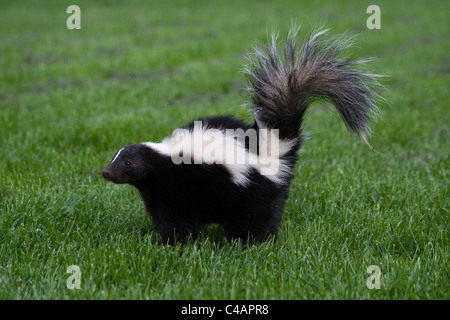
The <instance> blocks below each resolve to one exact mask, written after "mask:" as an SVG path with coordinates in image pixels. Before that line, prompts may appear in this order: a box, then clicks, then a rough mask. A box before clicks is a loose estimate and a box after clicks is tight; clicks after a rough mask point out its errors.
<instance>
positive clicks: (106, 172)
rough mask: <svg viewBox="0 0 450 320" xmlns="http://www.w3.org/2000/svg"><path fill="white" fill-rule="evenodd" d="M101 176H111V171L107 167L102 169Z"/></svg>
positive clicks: (106, 177) (107, 177)
mask: <svg viewBox="0 0 450 320" xmlns="http://www.w3.org/2000/svg"><path fill="white" fill-rule="evenodd" d="M102 174H103V178H105V179H109V178H110V177H111V173H110V172H109V171H108V170H107V169H103V170H102Z"/></svg>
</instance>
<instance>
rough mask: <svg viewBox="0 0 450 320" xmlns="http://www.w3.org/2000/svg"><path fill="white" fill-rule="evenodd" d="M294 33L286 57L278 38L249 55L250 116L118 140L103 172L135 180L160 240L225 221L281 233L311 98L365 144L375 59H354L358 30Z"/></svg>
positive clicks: (239, 233)
mask: <svg viewBox="0 0 450 320" xmlns="http://www.w3.org/2000/svg"><path fill="white" fill-rule="evenodd" d="M297 32H298V29H297V28H293V29H291V31H290V32H289V34H288V36H287V39H286V43H285V47H284V57H281V56H280V53H279V49H278V44H277V37H276V36H274V35H272V39H271V42H270V43H269V44H268V45H266V46H264V47H260V48H255V49H254V52H253V53H252V54H250V55H249V56H248V64H247V65H246V66H245V67H244V69H245V71H246V73H247V74H248V76H249V83H250V88H249V89H248V90H249V100H250V101H249V103H248V105H249V106H250V108H251V111H252V114H253V117H254V123H253V124H247V123H245V122H244V121H241V120H238V119H236V118H233V117H231V116H213V117H207V118H200V119H198V120H196V121H193V122H192V123H190V124H187V125H185V126H183V127H181V128H179V129H177V130H175V131H174V132H173V133H172V134H171V135H170V136H169V137H167V138H166V139H164V140H163V141H162V142H160V143H155V142H146V143H138V144H133V145H129V146H125V147H123V148H121V149H120V150H119V151H118V152H117V153H116V154H115V156H114V158H113V159H112V161H111V162H110V163H109V164H108V166H107V167H106V168H105V169H104V170H103V171H102V173H103V176H104V178H106V179H107V180H109V181H112V182H114V183H118V184H123V183H128V184H131V185H133V186H134V187H136V188H137V189H138V190H139V192H140V194H141V196H142V199H143V201H144V203H145V207H146V209H147V211H148V212H149V214H150V216H151V218H152V221H153V224H154V227H155V230H156V231H157V232H158V233H159V234H160V236H161V237H162V239H163V241H164V242H166V243H169V244H174V243H175V242H176V241H180V242H182V243H184V242H186V241H187V240H188V239H189V238H191V239H195V238H196V237H197V236H198V234H199V232H200V229H201V228H202V227H203V226H204V225H207V224H211V223H214V224H220V225H221V226H222V227H223V228H224V231H225V235H226V237H227V239H229V240H231V239H241V240H242V241H244V242H245V241H251V242H253V241H263V240H264V239H266V237H267V236H269V235H274V234H276V232H277V230H278V227H279V225H280V220H281V213H282V210H283V206H284V204H285V202H286V199H287V197H288V192H289V184H290V181H291V179H292V176H293V172H294V168H295V165H296V163H297V160H298V150H299V148H300V146H301V145H302V142H303V140H304V135H303V133H302V121H303V117H304V115H305V112H306V110H307V109H308V106H309V105H310V103H311V102H312V101H314V100H316V99H327V100H329V101H331V102H332V104H333V105H334V106H335V107H336V109H337V111H338V112H339V114H340V116H341V118H342V120H343V122H344V123H345V125H346V126H347V127H348V128H349V129H350V130H351V131H353V132H354V133H356V134H357V135H358V136H360V137H361V138H362V139H363V140H364V141H365V142H366V143H367V140H366V136H367V135H368V134H370V129H369V121H370V120H371V118H372V117H373V116H374V115H375V114H376V113H377V111H378V109H377V107H376V105H375V101H376V100H377V99H378V98H379V96H378V95H377V94H376V93H375V92H374V91H373V88H374V86H376V85H378V82H377V81H376V78H377V75H375V74H371V73H367V72H365V71H363V70H362V68H361V65H364V64H365V63H366V62H368V61H370V59H362V60H354V61H351V60H348V59H343V58H342V57H341V51H342V50H343V49H345V48H347V47H349V46H350V45H351V42H352V38H351V37H348V36H345V35H341V36H337V37H332V36H327V35H326V33H327V30H323V31H319V32H316V33H312V35H310V37H309V39H307V40H306V41H305V43H304V44H303V45H302V46H301V47H299V46H298V44H297V41H296V38H297Z"/></svg>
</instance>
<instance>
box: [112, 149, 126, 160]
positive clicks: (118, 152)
mask: <svg viewBox="0 0 450 320" xmlns="http://www.w3.org/2000/svg"><path fill="white" fill-rule="evenodd" d="M123 149H125V148H122V149H120V150H119V151H117V153H116V156H115V157H114V159H112V160H111V162H110V163H109V164H111V163H113V162H114V161H116V159H117V157H118V156H119V154H120V153H121V152H122V150H123Z"/></svg>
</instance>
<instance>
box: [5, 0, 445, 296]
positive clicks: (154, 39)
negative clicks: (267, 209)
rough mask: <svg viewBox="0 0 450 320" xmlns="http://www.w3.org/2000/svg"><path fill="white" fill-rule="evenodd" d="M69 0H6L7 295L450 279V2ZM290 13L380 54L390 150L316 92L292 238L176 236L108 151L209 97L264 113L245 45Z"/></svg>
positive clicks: (287, 215)
mask: <svg viewBox="0 0 450 320" xmlns="http://www.w3.org/2000/svg"><path fill="white" fill-rule="evenodd" d="M70 4H73V2H69V1H46V2H45V5H43V4H41V3H38V2H32V1H28V2H22V1H9V2H2V3H1V4H0V40H1V41H0V70H1V71H0V108H1V109H0V142H1V144H0V145H1V148H0V159H1V161H0V178H1V184H0V211H1V213H0V299H191V298H193V299H449V298H450V290H449V261H448V258H449V238H448V228H449V226H448V221H449V212H448V210H449V203H448V199H449V183H448V179H449V177H448V170H449V164H450V161H449V151H450V145H449V140H450V119H449V118H450V116H449V111H448V102H449V93H448V92H449V91H448V90H449V89H448V88H449V87H450V78H449V71H450V69H449V66H450V60H449V57H448V52H449V51H450V43H449V42H448V35H449V31H450V28H449V25H448V12H449V10H450V5H449V2H448V1H431V2H430V1H428V2H419V1H395V2H393V1H377V2H376V4H378V5H379V6H380V8H381V18H382V22H381V26H382V29H381V30H373V31H371V30H368V29H367V28H366V19H367V17H368V14H366V13H365V12H366V8H367V6H369V5H370V4H373V3H372V2H365V1H358V2H355V1H339V2H338V1H315V2H313V1H297V0H295V1H276V2H274V1H262V0H257V1H248V2H245V5H244V4H243V2H242V1H218V2H216V1H209V2H200V1H191V2H189V3H188V4H187V3H185V2H181V1H170V2H169V1H167V2H162V1H159V2H156V1H155V2H154V3H151V2H150V1H123V2H120V1H108V2H106V3H104V4H103V3H100V2H99V1H97V2H96V3H93V2H92V1H76V4H78V5H79V6H80V8H81V14H82V29H81V30H67V28H66V19H67V17H68V16H69V15H68V14H67V13H66V8H67V6H69V5H70ZM291 21H296V22H297V23H301V24H303V27H302V31H301V33H302V34H305V35H306V34H307V33H308V32H309V31H310V30H311V28H312V27H317V26H318V25H320V24H321V23H323V22H324V21H326V27H330V28H332V31H331V33H333V34H337V33H342V32H345V31H348V32H349V33H350V34H359V36H358V38H357V41H356V45H355V47H354V48H353V49H352V50H350V51H349V52H348V53H349V54H350V55H351V56H354V57H360V56H375V57H378V58H379V59H378V60H376V61H375V62H374V63H372V66H373V69H374V70H375V71H376V72H378V73H382V74H386V75H388V76H389V78H388V79H387V80H385V81H383V84H384V85H385V86H386V88H387V89H386V90H381V91H380V92H379V93H380V94H381V95H383V96H384V97H385V98H386V100H387V102H386V103H381V104H380V109H381V111H382V114H383V118H382V119H380V120H379V121H378V122H377V123H376V125H374V127H373V131H374V135H373V138H372V139H371V145H372V146H373V147H374V149H375V150H371V149H369V148H367V147H366V146H365V145H364V144H363V143H362V142H361V141H359V140H358V139H356V138H355V137H354V136H352V135H350V134H348V132H347V130H346V129H345V127H344V126H343V124H342V123H341V120H340V119H339V117H338V115H337V114H336V113H329V112H326V109H327V108H325V107H323V106H320V105H316V106H315V107H314V108H312V109H310V111H309V112H308V115H307V119H306V125H307V128H308V130H309V131H311V139H309V140H308V141H307V142H306V143H305V144H304V147H303V154H302V156H301V159H300V161H299V163H298V166H297V170H296V176H295V179H294V181H293V183H292V186H291V193H290V197H289V200H288V202H287V204H286V207H285V210H284V215H283V223H282V225H281V228H280V232H279V234H278V236H277V237H276V239H270V240H269V241H268V242H265V243H262V244H258V245H255V246H250V247H247V248H244V247H243V246H241V245H239V244H229V243H227V242H226V241H224V239H223V237H222V233H221V230H220V228H218V227H215V226H211V227H208V228H207V229H206V230H204V232H203V233H202V235H201V237H200V239H198V240H197V241H195V242H194V243H189V244H187V245H186V246H184V247H182V246H180V245H177V246H175V247H168V246H165V245H163V244H161V242H160V239H159V237H158V235H157V234H155V232H154V230H153V227H152V224H151V221H150V219H149V217H148V215H147V213H146V212H145V210H144V207H143V204H142V202H141V200H140V197H139V195H138V193H137V192H136V191H135V190H134V189H133V188H132V187H129V186H117V185H114V184H112V183H107V182H105V181H104V180H103V179H102V178H101V177H100V170H101V169H102V168H103V167H104V166H106V164H107V163H108V162H109V161H110V159H111V158H112V156H113V154H114V152H115V151H116V150H117V149H118V148H120V147H121V146H123V145H126V144H131V143H136V142H142V141H159V140H161V139H162V138H164V137H165V136H166V135H167V134H169V133H170V132H171V131H172V130H173V129H175V128H177V127H178V126H179V125H182V124H184V123H186V122H188V121H190V120H192V119H193V118H195V117H198V116H201V115H212V114H233V115H235V116H238V117H241V118H244V119H246V120H249V121H250V116H249V113H248V112H247V111H246V110H245V109H243V108H241V107H240V105H241V104H242V103H243V100H244V94H243V91H242V90H241V89H242V88H243V87H245V85H246V78H245V75H244V74H243V73H242V72H241V64H242V63H243V62H244V56H245V53H246V52H248V51H249V50H250V49H251V46H252V45H253V44H255V41H256V40H258V41H265V40H266V39H267V32H271V31H278V32H279V34H280V36H281V37H284V36H285V35H286V34H287V31H288V29H289V27H290V25H291ZM69 265H78V266H79V267H80V269H81V272H82V276H81V289H80V290H69V289H68V288H67V287H66V280H67V278H68V276H69V274H67V273H66V269H67V267H68V266H69ZM370 265H377V266H379V268H380V270H381V273H382V276H381V289H380V290H369V289H368V288H367V287H366V280H367V278H368V276H369V274H367V272H366V270H367V268H368V267H369V266H370Z"/></svg>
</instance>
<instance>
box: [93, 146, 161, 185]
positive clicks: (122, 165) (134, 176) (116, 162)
mask: <svg viewBox="0 0 450 320" xmlns="http://www.w3.org/2000/svg"><path fill="white" fill-rule="evenodd" d="M153 156H154V152H153V150H152V149H151V148H149V147H147V146H145V145H143V144H133V145H130V146H126V147H123V148H122V149H120V150H119V151H117V152H116V154H115V156H114V158H113V159H112V160H111V162H110V163H109V164H108V165H107V166H106V168H105V169H103V171H102V174H103V177H104V178H105V179H107V180H109V181H112V182H114V183H128V184H132V185H137V184H139V183H140V182H141V181H144V180H145V179H146V178H147V177H148V175H149V174H150V172H151V170H152V165H151V163H152V157H153Z"/></svg>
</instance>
